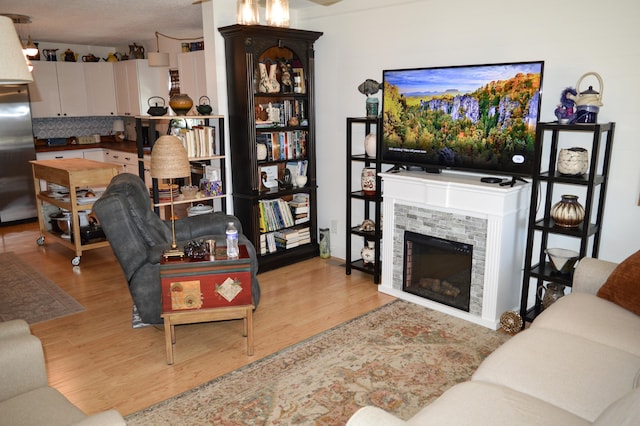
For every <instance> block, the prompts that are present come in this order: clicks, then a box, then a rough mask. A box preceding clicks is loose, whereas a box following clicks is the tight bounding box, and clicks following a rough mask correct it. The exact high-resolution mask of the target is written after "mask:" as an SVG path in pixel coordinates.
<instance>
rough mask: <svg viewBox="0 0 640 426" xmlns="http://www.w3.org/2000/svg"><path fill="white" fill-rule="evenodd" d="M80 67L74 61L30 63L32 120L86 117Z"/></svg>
mask: <svg viewBox="0 0 640 426" xmlns="http://www.w3.org/2000/svg"><path fill="white" fill-rule="evenodd" d="M82 65H83V64H81V63H76V62H47V61H34V62H33V80H34V81H33V83H31V84H29V98H30V102H31V115H32V117H34V118H42V117H82V116H86V115H87V90H86V84H85V76H84V67H83V66H82Z"/></svg>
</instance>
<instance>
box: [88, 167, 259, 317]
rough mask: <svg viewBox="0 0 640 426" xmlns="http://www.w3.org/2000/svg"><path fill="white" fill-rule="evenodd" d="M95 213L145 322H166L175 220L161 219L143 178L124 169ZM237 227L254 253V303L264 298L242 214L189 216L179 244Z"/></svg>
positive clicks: (180, 223) (179, 228)
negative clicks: (164, 262)
mask: <svg viewBox="0 0 640 426" xmlns="http://www.w3.org/2000/svg"><path fill="white" fill-rule="evenodd" d="M93 211H94V213H95V214H96V216H97V217H98V220H99V222H100V225H101V226H102V229H103V231H104V233H105V235H106V237H107V240H108V241H109V243H110V244H111V248H112V249H113V252H114V254H115V256H116V258H117V259H118V261H119V262H120V266H121V267H122V270H123V272H124V274H125V277H126V279H127V282H128V283H129V291H130V293H131V297H132V298H133V303H134V304H135V307H136V308H137V311H138V313H139V315H140V317H141V319H142V321H143V322H144V323H146V324H162V323H163V321H162V319H161V318H160V315H161V313H162V299H161V286H160V260H161V257H162V252H163V250H164V249H166V248H168V247H170V246H171V222H170V221H168V220H167V221H163V220H162V219H160V217H158V215H156V214H155V213H154V212H153V210H152V209H151V201H150V197H149V190H148V189H147V187H146V185H145V183H144V182H143V181H142V179H140V177H139V176H137V175H134V174H131V173H121V174H119V175H117V176H115V177H114V178H113V179H112V180H111V183H109V186H108V187H107V190H106V191H105V192H104V194H102V196H101V197H100V198H99V199H98V201H96V203H95V204H94V206H93ZM229 222H233V223H234V224H235V226H236V228H237V229H238V242H239V243H240V244H245V245H246V246H247V250H248V251H249V255H250V257H251V274H252V283H251V290H252V295H253V304H254V305H255V306H256V307H257V306H258V303H259V302H260V284H259V282H258V278H257V273H258V260H257V257H256V251H255V247H254V246H253V244H252V243H251V241H249V239H247V237H246V236H245V235H244V234H243V233H242V225H241V224H240V221H239V220H238V218H236V217H235V216H232V215H228V214H225V213H221V212H215V213H210V214H202V215H196V216H190V217H187V218H184V219H178V220H176V221H175V232H176V241H177V242H178V246H179V247H183V245H184V243H186V242H188V241H191V240H203V239H204V240H207V239H215V240H216V243H219V244H221V245H222V244H223V242H224V241H225V238H226V237H225V230H226V227H227V223H229Z"/></svg>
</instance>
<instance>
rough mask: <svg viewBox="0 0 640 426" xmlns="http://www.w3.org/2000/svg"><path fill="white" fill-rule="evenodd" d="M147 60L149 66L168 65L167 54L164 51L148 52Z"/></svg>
mask: <svg viewBox="0 0 640 426" xmlns="http://www.w3.org/2000/svg"><path fill="white" fill-rule="evenodd" d="M147 61H148V63H149V66H150V67H168V66H169V54H168V53H165V52H149V53H148V54H147Z"/></svg>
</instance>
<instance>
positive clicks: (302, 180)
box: [296, 175, 307, 188]
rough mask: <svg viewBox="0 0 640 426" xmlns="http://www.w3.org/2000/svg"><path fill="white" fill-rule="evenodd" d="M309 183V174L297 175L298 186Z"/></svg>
mask: <svg viewBox="0 0 640 426" xmlns="http://www.w3.org/2000/svg"><path fill="white" fill-rule="evenodd" d="M306 184H307V176H306V175H298V176H296V186H297V187H298V188H302V187H304V186H305V185H306Z"/></svg>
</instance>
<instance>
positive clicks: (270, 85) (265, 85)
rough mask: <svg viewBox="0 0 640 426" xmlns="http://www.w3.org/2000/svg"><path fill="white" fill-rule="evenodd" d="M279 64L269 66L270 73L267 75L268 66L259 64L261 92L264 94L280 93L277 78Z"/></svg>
mask: <svg viewBox="0 0 640 426" xmlns="http://www.w3.org/2000/svg"><path fill="white" fill-rule="evenodd" d="M277 67H278V65H277V64H271V65H270V66H269V73H268V74H267V64H263V63H259V64H258V69H259V70H260V85H259V88H260V92H262V93H278V92H280V83H278V79H277V78H276V71H277Z"/></svg>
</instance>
